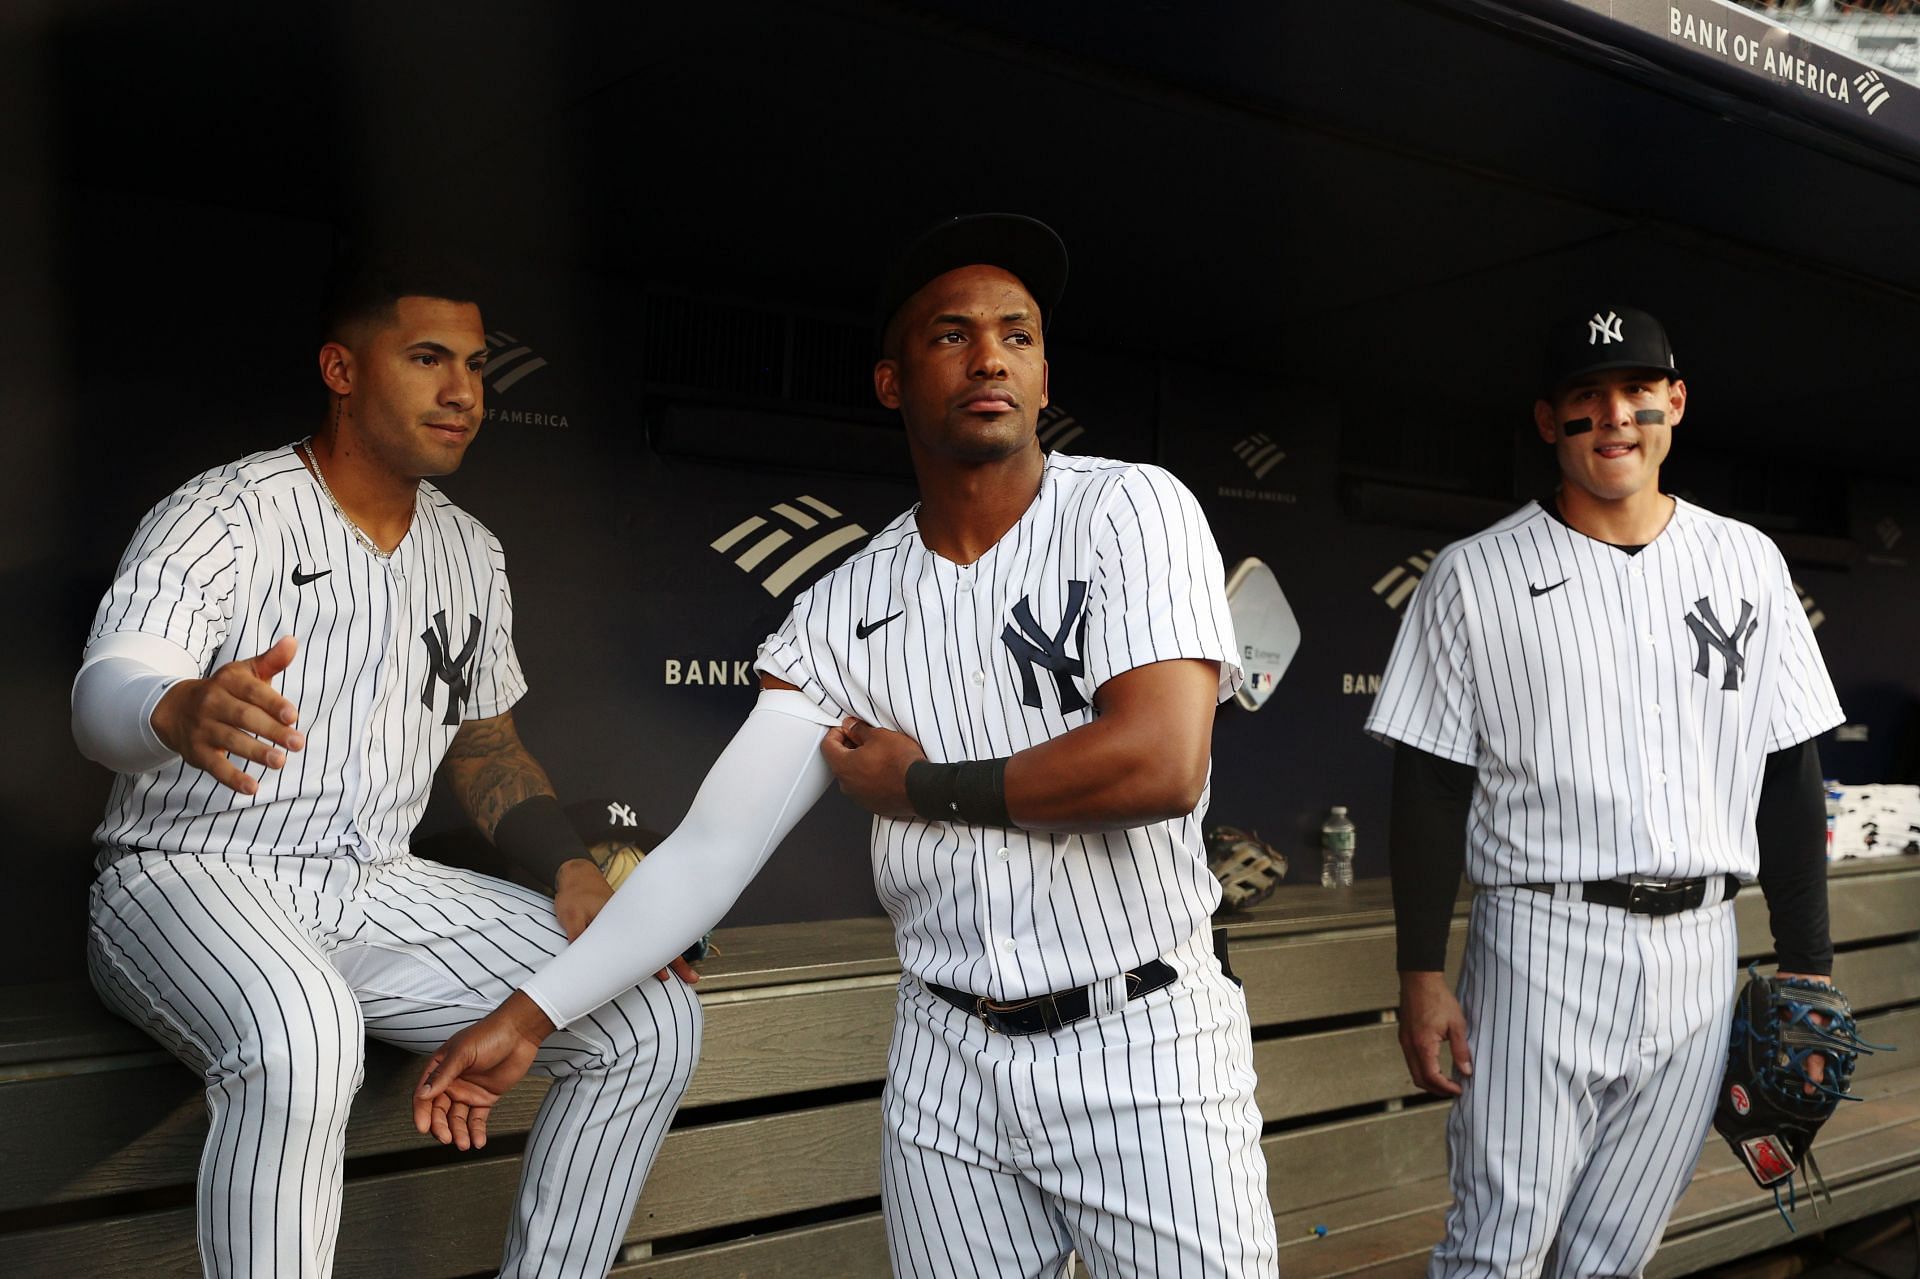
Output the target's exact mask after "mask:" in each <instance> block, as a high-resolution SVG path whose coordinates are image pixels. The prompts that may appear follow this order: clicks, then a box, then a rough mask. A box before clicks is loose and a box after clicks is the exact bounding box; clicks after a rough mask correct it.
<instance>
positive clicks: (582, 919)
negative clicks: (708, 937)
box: [553, 857, 700, 986]
mask: <svg viewBox="0 0 1920 1279" xmlns="http://www.w3.org/2000/svg"><path fill="white" fill-rule="evenodd" d="M612 900H613V885H612V884H609V883H608V882H607V877H606V875H605V873H603V872H602V871H601V869H600V867H599V866H597V865H595V864H594V863H593V862H592V861H589V860H588V859H587V858H585V857H575V858H574V859H573V860H571V861H565V862H561V863H560V873H559V875H558V877H557V878H556V879H555V881H554V885H553V913H554V914H555V915H558V916H559V917H560V927H561V928H563V929H565V930H566V934H567V940H568V941H570V942H571V941H578V940H579V939H580V934H581V933H584V932H586V931H587V925H588V924H591V923H592V922H593V921H594V920H595V919H596V918H597V917H598V916H599V914H600V908H601V907H603V906H605V905H606V904H607V903H608V902H610V901H612ZM669 971H671V972H672V973H673V975H674V976H676V977H678V978H679V979H680V980H681V981H683V982H685V983H687V985H689V986H691V985H693V984H694V983H695V982H698V981H699V980H700V974H699V973H697V972H695V971H694V969H693V965H692V964H689V963H688V962H687V961H686V959H685V958H684V957H683V956H679V955H676V956H674V959H673V962H672V963H671V964H669V965H667V967H666V968H662V969H661V970H660V971H659V972H657V973H655V974H654V976H655V977H658V978H659V979H660V980H661V981H665V980H667V974H668V972H669Z"/></svg>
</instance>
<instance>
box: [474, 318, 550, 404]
mask: <svg viewBox="0 0 1920 1279" xmlns="http://www.w3.org/2000/svg"><path fill="white" fill-rule="evenodd" d="M487 350H488V352H489V354H488V356H487V368H486V371H485V372H484V373H482V374H481V375H480V380H481V381H482V382H485V383H486V384H487V389H488V390H489V391H511V390H512V389H513V387H514V384H515V383H516V382H518V381H519V380H520V379H521V378H523V377H526V376H527V375H528V374H530V373H538V372H539V371H540V370H541V369H544V368H546V367H547V362H546V361H545V360H543V359H541V358H540V357H539V356H537V355H535V354H534V353H533V348H531V347H528V346H524V345H522V344H521V342H520V339H519V338H517V337H515V336H513V334H511V333H506V332H502V331H499V330H496V331H494V332H492V333H489V334H487Z"/></svg>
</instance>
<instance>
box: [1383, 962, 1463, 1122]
mask: <svg viewBox="0 0 1920 1279" xmlns="http://www.w3.org/2000/svg"><path fill="white" fill-rule="evenodd" d="M1442 1043H1444V1044H1446V1045H1447V1047H1448V1049H1449V1050H1450V1051H1451V1052H1452V1053H1453V1069H1454V1075H1455V1076H1456V1079H1457V1078H1458V1077H1464V1076H1466V1075H1471V1074H1472V1073H1473V1050H1472V1049H1471V1048H1469V1047H1467V1015H1466V1013H1465V1012H1463V1011H1461V1008H1460V1001H1459V1000H1458V999H1456V998H1454V994H1453V989H1452V988H1451V987H1450V986H1448V985H1447V975H1446V974H1445V973H1420V972H1403V973H1401V974H1400V1052H1401V1055H1402V1056H1404V1057H1405V1058H1406V1059H1407V1074H1408V1076H1409V1077H1411V1078H1412V1080H1413V1082H1414V1084H1415V1085H1416V1086H1418V1087H1420V1088H1422V1089H1424V1090H1425V1091H1427V1092H1430V1093H1432V1094H1434V1095H1435V1096H1437V1097H1458V1096H1459V1095H1460V1085H1459V1083H1458V1082H1456V1079H1449V1078H1448V1077H1447V1076H1446V1074H1444V1073H1443V1072H1442V1071H1441V1069H1440V1045H1441V1044H1442Z"/></svg>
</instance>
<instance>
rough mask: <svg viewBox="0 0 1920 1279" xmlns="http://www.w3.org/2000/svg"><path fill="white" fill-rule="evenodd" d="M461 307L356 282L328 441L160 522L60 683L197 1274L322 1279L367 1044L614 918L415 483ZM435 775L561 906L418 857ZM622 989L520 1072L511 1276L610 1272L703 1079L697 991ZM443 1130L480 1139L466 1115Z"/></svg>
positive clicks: (509, 625) (474, 353) (93, 939)
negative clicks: (532, 1093) (98, 787)
mask: <svg viewBox="0 0 1920 1279" xmlns="http://www.w3.org/2000/svg"><path fill="white" fill-rule="evenodd" d="M471 296H472V295H471V293H469V292H466V291H464V290H463V289H462V288H461V287H460V286H459V285H458V284H457V283H455V282H451V281H450V280H449V278H448V277H447V276H445V275H444V274H438V275H436V274H435V271H434V268H432V267H428V266H424V265H423V264H421V263H418V262H415V263H411V264H407V263H399V264H396V263H392V262H388V263H374V264H368V265H366V266H365V267H363V268H362V269H360V270H357V271H351V272H347V273H344V274H343V276H342V278H341V280H340V282H339V285H338V287H337V288H336V290H335V294H334V297H333V299H332V301H331V303H330V306H329V310H328V314H327V317H326V341H325V343H324V345H322V346H321V348H320V355H319V363H320V376H321V379H322V381H323V382H324V383H325V384H326V387H327V391H328V393H329V396H330V398H331V401H332V414H331V417H330V420H329V422H328V424H327V425H326V426H325V427H324V428H323V429H321V430H320V431H318V432H316V433H315V434H314V435H313V437H312V438H311V439H308V440H303V441H301V442H300V443H298V444H294V445H289V446H284V447H281V448H276V449H271V450H268V451H266V452H263V453H255V454H253V455H252V456H249V457H245V458H242V459H240V460H239V461H237V462H234V463H232V464H231V465H228V466H223V467H220V468H218V469H216V470H212V471H209V472H207V473H206V474H204V475H201V476H198V477H196V478H194V479H192V480H189V481H188V482H187V483H186V484H184V485H182V486H181V487H180V488H179V489H178V490H176V491H175V492H174V493H173V494H172V496H170V497H168V498H166V499H165V500H164V501H162V502H161V503H160V504H159V505H158V506H156V507H154V508H153V510H152V511H150V512H149V513H148V514H147V516H146V518H145V519H144V520H142V521H141V523H140V527H139V529H138V530H137V531H136V532H135V534H134V537H133V541H132V543H131V545H130V546H129V547H128V549H127V552H126V555H125V556H124V558H123V559H122V560H121V563H120V567H119V570H118V572H117V573H116V574H115V577H114V581H113V585H112V586H111V587H110V588H109V589H108V591H107V595H106V598H105V599H104V600H103V601H102V602H101V604H100V609H99V612H98V614H97V616H96V618H95V621H94V626H93V630H92V633H91V635H90V637H89V640H88V645H87V650H86V657H85V662H84V665H83V666H82V668H81V671H80V675H79V678H78V679H77V680H76V682H75V685H74V693H73V708H74V731H75V736H76V738H77V740H78V741H79V743H80V746H81V749H82V750H83V751H84V752H85V753H86V754H87V755H89V756H90V757H91V758H93V759H95V760H97V761H99V762H100V763H103V764H105V765H107V766H108V767H109V768H112V769H114V770H115V771H116V772H117V773H118V776H117V777H116V778H115V779H114V784H113V790H112V796H111V798H110V800H109V801H108V805H107V813H106V819H105V820H104V821H103V822H102V823H101V824H100V827H99V829H98V831H97V832H96V833H95V838H96V840H97V842H98V844H99V848H100V852H99V857H98V860H97V863H96V864H97V867H98V870H99V877H98V879H97V880H96V882H95V883H94V886H93V892H92V904H91V918H92V927H91V930H90V938H89V947H88V958H89V967H90V969H91V972H92V976H93V980H94V984H95V986H96V987H97V989H98V990H99V992H100V995H101V997H102V998H103V999H104V1000H105V1001H106V1002H107V1004H108V1005H109V1006H110V1007H112V1008H113V1009H115V1010H116V1011H117V1012H119V1013H120V1014H121V1015H122V1016H125V1017H126V1018H128V1019H129V1020H131V1021H133V1022H134V1023H135V1024H137V1025H140V1026H143V1027H145V1028H146V1029H147V1030H148V1031H150V1032H151V1033H152V1034H153V1035H154V1036H155V1037H156V1038H157V1039H159V1040H160V1041H161V1042H162V1043H163V1044H165V1045H166V1046H167V1047H168V1048H170V1049H172V1050H173V1052H174V1053H176V1054H177V1055H178V1056H179V1057H180V1058H181V1059H182V1060H183V1061H185V1062H187V1063H188V1064H190V1065H191V1066H193V1067H194V1068H195V1069H197V1070H199V1071H201V1072H202V1074H203V1075H204V1077H205V1079H206V1086H207V1087H206V1095H207V1108H208V1111H209V1114H210V1118H211V1123H212V1126H211V1130H210V1132H209V1133H208V1135H207V1144H206V1147H205V1150H204V1151H203V1153H202V1155H201V1161H200V1177H199V1193H198V1199H197V1207H198V1220H199V1240H200V1253H201V1258H202V1261H203V1264H204V1266H205V1268H206V1272H207V1273H208V1274H210V1275H221V1276H247V1275H257V1276H267V1275H273V1276H293V1275H299V1276H313V1277H316V1279H317V1277H318V1276H324V1275H327V1274H329V1273H331V1271H332V1267H333V1255H334V1243H335V1237H336V1232H337V1229H338V1226H339V1220H340V1199H341V1171H342V1169H341V1163H342V1157H343V1151H344V1147H345V1136H346V1125H347V1111H348V1106H349V1104H350V1103H351V1101H352V1099H353V1094H354V1092H355V1090H356V1089H357V1088H358V1087H359V1085H360V1081H361V1077H362V1060H363V1057H364V1053H365V1036H366V1035H369V1034H371V1035H373V1036H375V1037H377V1038H379V1039H383V1040H386V1041H388V1042H390V1043H395V1044H399V1045H401V1046H402V1047H406V1048H409V1049H413V1050H415V1051H423V1050H425V1049H428V1048H431V1047H433V1046H434V1045H436V1044H438V1043H439V1042H440V1041H441V1040H442V1039H444V1038H445V1036H446V1033H447V1029H448V1027H449V1026H460V1025H464V1024H467V1023H469V1022H471V1021H474V1020H475V1019H477V1018H479V1017H480V1016H482V1015H483V1014H484V1013H485V1012H486V1011H487V1010H488V1009H490V1008H492V1007H493V1006H494V1005H496V1004H497V1003H499V1002H500V1000H501V999H503V998H505V997H506V995H507V993H508V992H510V991H511V990H513V989H514V988H515V987H517V986H518V985H520V984H521V983H522V982H524V981H525V980H527V978H528V977H529V976H530V975H531V974H532V973H534V972H535V971H537V970H538V969H539V968H540V967H541V966H542V965H543V964H545V963H546V962H547V961H548V960H549V959H551V958H552V957H553V956H554V955H556V954H558V953H559V952H560V951H561V950H562V948H563V947H564V946H565V945H566V944H567V941H568V939H569V938H570V937H571V936H574V935H577V934H578V933H579V932H580V931H581V930H583V929H584V928H585V927H586V926H587V924H588V922H589V921H590V920H591V919H592V918H593V915H594V914H595V912H597V911H598V910H599V909H600V908H601V907H602V906H603V905H604V904H605V903H606V901H607V900H609V899H610V897H611V895H612V894H611V890H610V889H609V888H608V886H607V883H606V881H605V879H604V878H603V877H602V876H601V874H600V871H599V870H598V868H597V867H595V865H594V863H593V862H592V861H591V860H589V859H588V857H587V851H586V848H585V846H584V845H583V844H582V843H581V842H580V839H579V836H578V835H576V834H574V833H573V830H572V827H571V826H570V825H569V823H568V822H567V820H566V818H565V816H564V815H563V814H562V812H561V810H560V808H559V805H558V802H557V801H556V800H555V798H554V795H553V788H552V786H551V785H550V784H549V783H548V780H547V776H546V774H545V773H544V772H543V771H542V770H541V768H540V766H539V764H537V763H536V762H535V761H534V760H533V758H532V757H531V756H530V755H529V754H528V753H527V751H526V748H525V747H523V746H522V745H521V744H520V740H519V738H518V736H517V735H516V733H515V731H514V726H513V716H512V712H511V709H510V708H511V707H512V706H513V704H514V703H515V702H516V701H517V700H519V698H520V696H521V694H522V693H523V692H524V691H525V689H526V682H525V680H524V678H523V677H522V675H521V671H520V665H519V661H518V659H517V657H516V656H515V654H514V646H513V605H512V597H511V595H510V593H509V590H508V586H507V578H506V571H505V567H504V562H503V558H502V555H501V551H500V545H499V543H498V542H497V541H496V540H495V539H494V537H493V535H492V534H491V533H489V532H488V531H487V530H486V529H485V528H484V527H482V526H481V525H480V523H479V522H478V521H477V520H475V519H474V518H473V517H472V516H470V515H468V514H466V513H465V512H464V511H462V510H460V509H459V508H458V507H456V506H454V505H453V504H452V503H451V502H450V501H448V500H447V499H446V498H445V497H444V496H442V495H441V494H440V492H439V491H438V490H436V489H435V488H434V487H433V486H432V485H431V484H428V483H425V482H424V480H423V477H425V476H434V475H446V474H449V473H451V472H453V471H454V470H455V469H457V468H458V467H459V465H460V462H461V458H462V457H463V456H464V454H465V453H466V450H467V446H468V445H469V444H470V443H472V441H473V437H474V434H475V432H476V431H477V430H478V429H479V424H480V421H481V418H482V413H481V394H482V385H481V380H480V374H481V368H482V366H483V365H484V363H485V360H486V339H485V336H484V331H483V329H482V327H481V321H480V309H479V307H478V306H476V305H475V304H474V303H472V302H471V301H464V300H459V299H465V298H469V297H471ZM442 760H445V762H446V767H447V773H448V780H449V781H450V782H451V784H452V789H453V791H454V793H455V794H456V795H457V796H458V797H459V800H460V803H461V804H462V806H463V807H464V808H465V809H466V811H467V813H468V814H469V815H470V816H471V817H472V818H473V820H474V822H475V824H476V825H477V826H479V827H480V829H481V830H482V831H483V832H484V833H485V834H487V835H488V836H489V837H490V838H491V839H493V840H494V842H495V843H496V844H497V845H498V847H499V848H500V849H501V851H502V852H503V853H505V854H506V855H507V856H508V857H509V858H511V859H513V860H514V861H515V862H516V863H517V864H519V865H521V866H523V867H525V868H527V869H528V870H529V871H530V872H532V873H533V874H535V875H536V876H538V877H539V878H540V879H541V881H542V882H548V883H553V884H555V885H556V888H557V892H558V896H557V899H555V900H549V899H548V898H546V897H543V896H541V895H540V894H538V893H534V892H530V891H528V890H526V889H523V888H520V887H517V886H515V885H513V884H509V883H506V882H504V881H502V880H497V879H491V878H488V877H486V876H483V875H478V874H474V873H472V872H469V871H464V870H457V869H454V868H452V867H447V866H442V865H437V864H435V863H433V862H429V861H424V860H422V859H419V858H416V857H413V856H411V855H410V854H409V852H408V838H409V836H410V835H411V833H412V831H413V828H414V826H415V824H416V823H417V821H418V820H419V817H420V814H421V812H422V810H423V809H425V807H426V804H427V798H428V791H429V788H430V786H431V783H432V780H433V776H434V772H435V770H436V769H437V768H438V767H439V766H440V764H441V762H442ZM662 962H663V964H664V963H665V961H662ZM689 975H690V974H689ZM608 993H609V996H610V999H609V1001H608V1002H606V1003H605V1004H604V1005H602V1006H598V1007H596V1008H595V1009H594V1010H593V1011H592V1013H591V1014H590V1015H588V1016H586V1017H584V1018H582V1019H580V1020H579V1021H577V1022H575V1023H574V1024H573V1025H571V1026H570V1027H569V1028H568V1029H567V1030H566V1031H565V1032H563V1033H561V1034H558V1035H555V1036H554V1037H553V1038H552V1039H550V1040H549V1041H548V1042H547V1043H546V1045H545V1046H544V1047H543V1048H542V1049H541V1051H540V1054H539V1059H538V1061H537V1062H535V1063H534V1064H535V1066H536V1067H537V1068H539V1069H541V1070H543V1071H545V1072H546V1073H548V1074H550V1075H552V1076H553V1078H554V1079H555V1084H554V1087H553V1089H552V1091H551V1092H549V1093H548V1095H547V1098H546V1100H545V1102H544V1103H543V1105H542V1106H541V1109H540V1113H539V1117H538V1119H536V1120H535V1122H534V1127H533V1131H532V1133H531V1135H530V1137H529V1139H528V1143H527V1155H526V1160H525V1166H524V1169H523V1173H522V1178H521V1184H520V1189H519V1192H518V1195H517V1197H516V1199H515V1204H514V1215H513V1222H512V1227H511V1230H510V1232H509V1235H508V1239H507V1246H506V1253H505V1257H504V1259H503V1260H502V1262H501V1270H500V1273H501V1274H502V1275H508V1276H526V1277H528V1279H531V1277H532V1276H542V1277H543V1279H555V1277H556V1276H598V1275H603V1274H605V1273H606V1271H607V1269H608V1267H609V1266H610V1265H611V1264H612V1262H613V1259H614V1254H615V1250H616V1249H617V1247H618V1245H619V1241H620V1238H621V1236H622V1234H623V1233H624V1231H625V1228H626V1223H627V1218H628V1216H629V1215H630V1213H631V1212H632V1209H633V1204H634V1200H635V1198H636V1197H637V1196H638V1194H639V1191H640V1185H641V1182H642V1180H643V1179H644V1178H645V1176H646V1172H647V1169H648V1167H649V1166H650V1164H651V1162H652V1160H653V1157H654V1155H655V1153H656V1152H657V1151H658V1149H659V1146H660V1140H661V1138H662V1136H663V1135H664V1133H665V1131H666V1128H667V1125H668V1123H669V1121H670V1120H671V1118H672V1116H673V1112H674V1109H675V1107H676V1106H677V1105H678V1104H679V1101H680V1097H681V1095H682V1094H683V1093H684V1092H685V1090H686V1085H687V1082H688V1080H689V1079H690V1078H691V1076H692V1072H693V1064H694V1060H695V1057H696V1055H697V1054H698V1052H699V1044H700V1026H701V1021H700V1007H699V1003H698V1001H697V1000H696V999H695V998H694V996H693V994H692V992H691V991H690V990H689V989H688V988H687V987H686V986H685V985H683V984H682V983H681V982H679V981H669V982H660V981H652V980H645V981H641V982H640V984H639V985H638V986H637V987H630V988H627V989H623V990H620V991H609V992H608ZM441 1120H442V1124H443V1127H442V1130H441V1136H443V1137H446V1138H451V1139H453V1140H455V1141H457V1142H458V1143H459V1144H460V1145H461V1146H462V1147H463V1148H464V1147H466V1146H468V1145H478V1144H481V1143H483V1142H484V1141H485V1126H484V1123H475V1124H471V1125H470V1124H468V1122H467V1116H466V1112H465V1109H464V1108H463V1107H453V1108H450V1109H449V1111H448V1113H446V1114H445V1115H443V1116H442V1117H441Z"/></svg>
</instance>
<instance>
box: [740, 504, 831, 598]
mask: <svg viewBox="0 0 1920 1279" xmlns="http://www.w3.org/2000/svg"><path fill="white" fill-rule="evenodd" d="M803 508H804V509H803ZM866 535H867V530H865V529H863V528H861V527H860V526H859V525H858V524H855V523H853V522H851V521H850V520H847V517H846V516H844V515H842V514H841V513H840V512H838V511H836V510H834V509H833V508H832V507H831V506H828V505H827V504H826V503H825V502H822V501H821V500H820V499H819V498H817V497H809V496H807V495H806V494H804V493H803V494H801V495H800V496H799V497H796V498H794V499H793V501H791V502H775V503H774V504H773V508H772V510H771V511H770V512H769V513H768V514H767V515H751V516H748V517H747V518H746V519H744V520H741V521H740V522H739V523H738V524H736V525H734V526H733V527H732V528H730V529H728V530H727V531H726V532H724V533H722V534H721V535H720V536H719V537H717V538H715V539H714V540H713V541H712V543H710V545H712V547H713V549H714V550H716V551H718V552H720V553H721V554H722V555H727V556H731V557H732V558H733V562H734V565H735V566H736V567H738V568H739V569H740V571H741V572H743V573H758V572H760V571H761V570H762V569H763V568H764V569H766V570H767V575H766V576H765V577H763V578H761V579H760V585H761V587H762V588H763V589H764V590H765V591H766V592H767V594H769V595H771V596H774V597H775V598H776V599H777V598H779V597H781V596H784V595H785V594H786V593H787V591H788V590H790V589H791V588H792V586H793V584H794V583H795V582H797V581H799V580H800V579H801V578H803V577H805V576H806V575H807V574H808V573H810V572H812V571H813V570H814V569H815V568H817V567H819V565H820V564H821V563H822V562H823V561H824V560H826V559H827V557H828V556H830V555H833V554H834V553H835V552H837V551H840V550H843V549H844V548H846V547H848V546H851V545H852V544H853V543H855V542H857V541H859V540H860V539H861V538H863V537H865V536H866Z"/></svg>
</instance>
